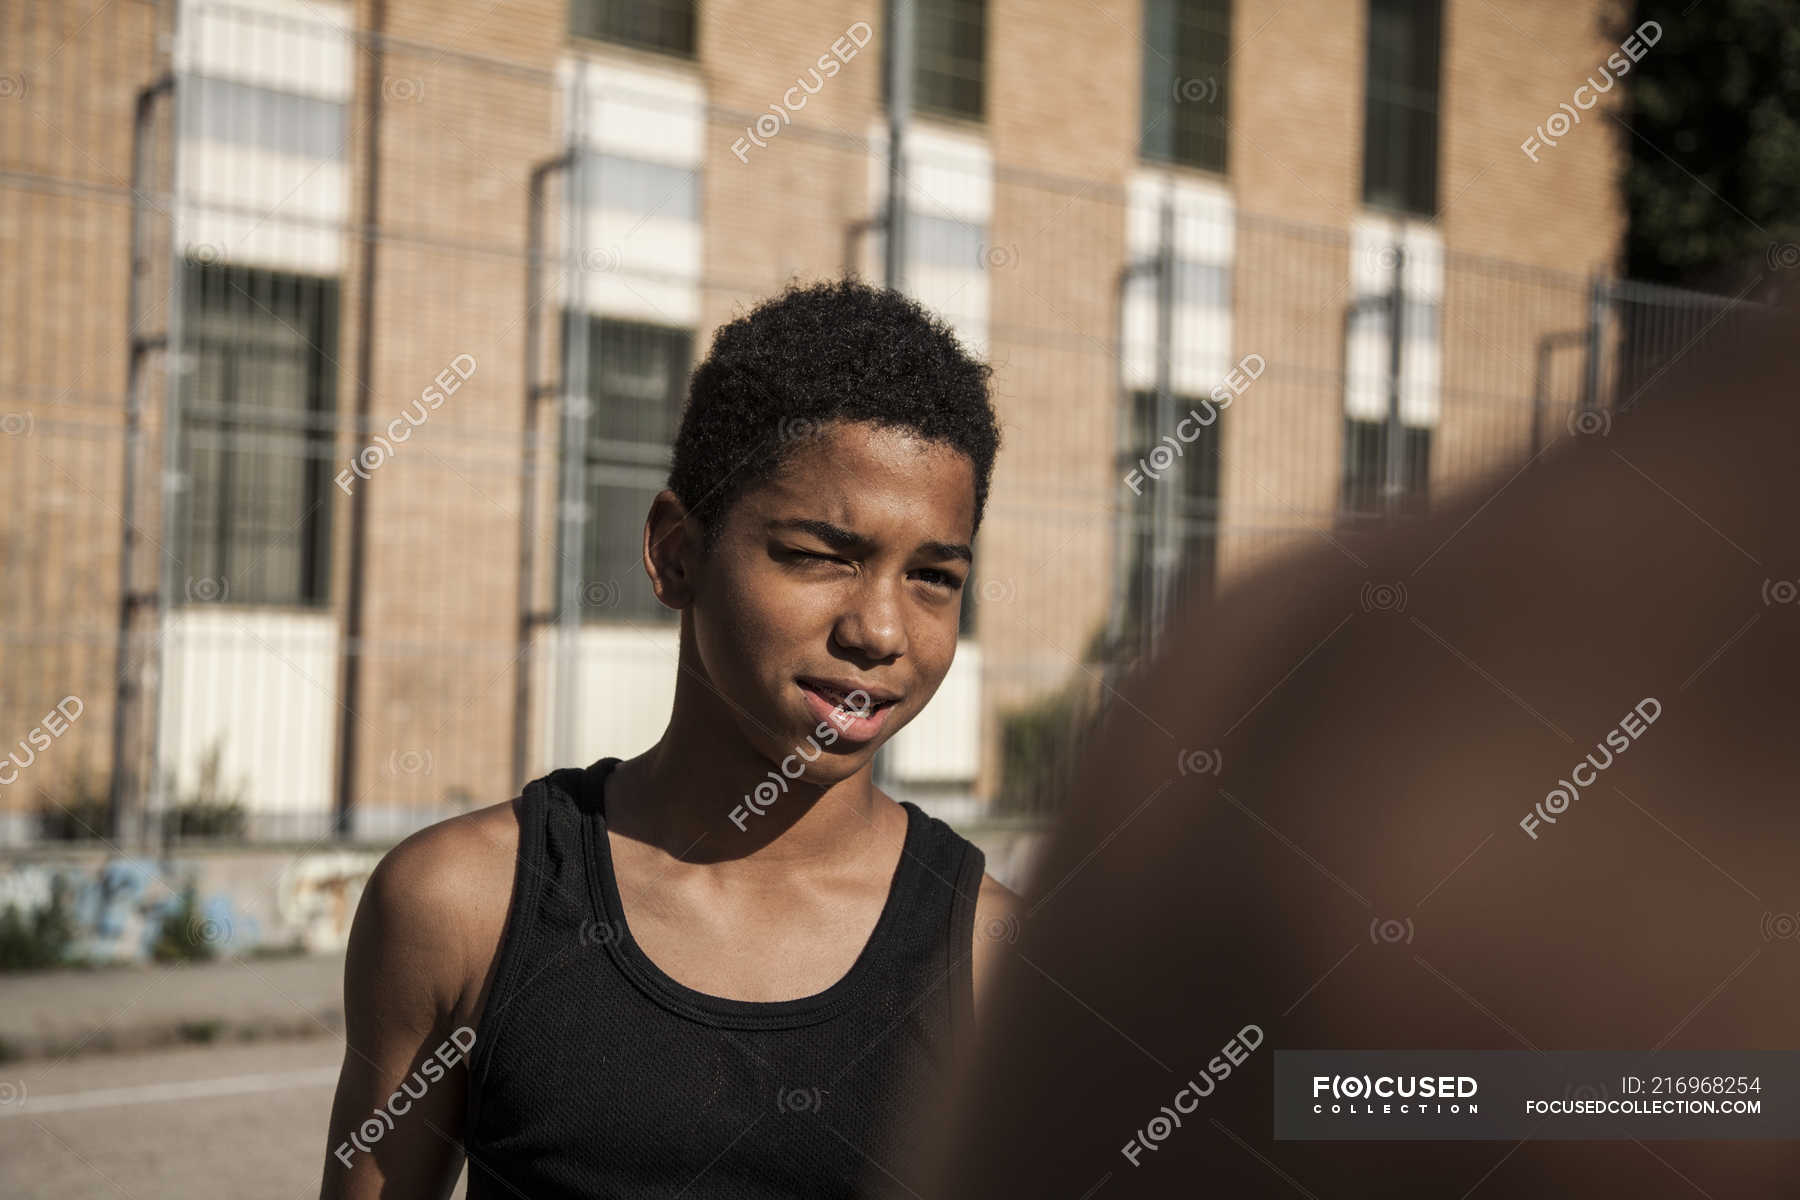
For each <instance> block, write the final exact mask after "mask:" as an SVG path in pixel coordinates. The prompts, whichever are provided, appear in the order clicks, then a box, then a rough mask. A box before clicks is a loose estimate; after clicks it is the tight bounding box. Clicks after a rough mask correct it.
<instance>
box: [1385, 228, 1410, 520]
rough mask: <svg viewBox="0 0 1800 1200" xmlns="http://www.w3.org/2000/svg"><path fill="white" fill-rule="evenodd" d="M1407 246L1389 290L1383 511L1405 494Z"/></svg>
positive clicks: (1399, 253)
mask: <svg viewBox="0 0 1800 1200" xmlns="http://www.w3.org/2000/svg"><path fill="white" fill-rule="evenodd" d="M1405 338H1406V246H1405V245H1404V244H1403V243H1401V242H1395V243H1394V281H1393V284H1392V286H1391V287H1390V288H1389V289H1388V371H1387V375H1388V378H1387V393H1388V394H1387V402H1388V404H1387V431H1386V434H1387V436H1386V439H1385V440H1386V447H1387V449H1386V454H1385V457H1386V459H1387V463H1386V467H1387V469H1386V471H1384V472H1383V480H1382V493H1383V504H1382V508H1383V509H1384V510H1385V511H1386V512H1388V513H1390V514H1392V513H1394V512H1396V511H1398V510H1399V508H1400V501H1401V498H1402V497H1403V496H1404V495H1405V492H1406V462H1405V457H1406V430H1405V428H1404V427H1403V426H1402V425H1401V424H1400V371H1401V368H1402V367H1403V366H1404V365H1405V356H1404V353H1403V347H1404V345H1405Z"/></svg>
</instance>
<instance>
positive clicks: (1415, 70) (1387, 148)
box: [1363, 0, 1443, 216]
mask: <svg viewBox="0 0 1800 1200" xmlns="http://www.w3.org/2000/svg"><path fill="white" fill-rule="evenodd" d="M1442 27H1443V4H1442V0H1369V48H1368V56H1367V64H1366V65H1367V71H1368V75H1367V79H1366V80H1365V83H1364V119H1363V202H1364V203H1365V204H1371V205H1375V206H1377V207H1380V208H1391V209H1397V210H1400V211H1402V212H1411V213H1421V214H1424V215H1427V216H1429V215H1430V214H1432V213H1433V212H1435V211H1436V209H1437V160H1438V146H1437V143H1438V59H1439V53H1440V39H1441V33H1442Z"/></svg>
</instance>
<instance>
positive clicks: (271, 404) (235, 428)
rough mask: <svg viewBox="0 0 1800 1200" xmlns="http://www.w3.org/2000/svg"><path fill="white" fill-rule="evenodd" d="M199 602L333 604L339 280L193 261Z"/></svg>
mask: <svg viewBox="0 0 1800 1200" xmlns="http://www.w3.org/2000/svg"><path fill="white" fill-rule="evenodd" d="M183 286H184V289H185V290H184V292H183V307H184V310H185V316H184V321H185V324H184V327H183V332H182V342H183V349H184V350H185V351H186V352H187V354H188V355H190V356H191V361H192V363H193V371H192V373H191V374H190V375H189V377H188V383H187V387H186V389H185V391H184V392H183V396H182V405H183V411H184V414H185V424H184V427H183V428H184V434H183V440H182V446H183V451H184V462H185V469H186V474H187V477H188V488H187V491H186V492H185V493H184V509H185V511H184V512H183V513H182V520H181V524H180V529H181V533H182V537H181V543H182V549H181V558H182V562H183V564H184V570H185V571H186V573H187V575H188V578H189V583H188V585H187V596H188V597H189V598H194V599H205V600H219V601H224V602H227V603H231V604H289V605H308V606H314V605H322V604H324V603H325V600H326V594H327V586H328V582H329V578H330V553H329V550H330V542H329V538H330V534H331V505H330V500H331V492H330V488H331V456H332V453H333V447H332V427H333V421H334V418H335V416H336V413H337V397H336V380H335V371H336V366H337V364H336V361H335V360H336V358H337V326H338V285H337V283H336V281H335V280H329V279H318V278H310V277H306V276H300V275H285V274H278V273H276V272H272V271H262V270H256V269H252V268H248V267H240V266H227V265H223V264H216V263H208V264H201V263H189V264H188V267H187V273H186V277H185V280H184V285H183Z"/></svg>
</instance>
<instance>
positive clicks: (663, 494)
mask: <svg viewBox="0 0 1800 1200" xmlns="http://www.w3.org/2000/svg"><path fill="white" fill-rule="evenodd" d="M702 532H703V530H702V528H701V525H700V519H699V518H698V517H696V516H694V515H692V514H691V513H689V512H688V511H687V508H686V507H685V506H684V505H683V504H682V503H681V498H680V497H678V496H677V495H676V494H675V493H674V492H672V491H669V490H668V489H667V488H664V489H663V490H662V491H660V492H658V493H657V494H656V499H654V500H652V501H651V502H650V513H649V515H648V516H646V517H645V518H644V571H645V573H646V574H648V575H649V576H650V586H651V588H652V589H653V590H654V591H655V592H656V598H657V600H659V601H660V602H661V603H662V604H663V605H664V606H665V607H667V608H672V609H675V610H677V611H680V610H681V609H684V608H686V607H687V606H688V605H690V604H692V603H693V602H694V590H695V587H696V584H697V577H696V572H697V570H698V568H699V565H700V538H701V534H702Z"/></svg>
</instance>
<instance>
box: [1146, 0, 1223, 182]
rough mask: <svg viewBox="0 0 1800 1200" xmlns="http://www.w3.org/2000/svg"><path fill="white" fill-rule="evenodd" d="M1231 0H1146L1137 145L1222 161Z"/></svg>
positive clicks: (1198, 162) (1208, 163)
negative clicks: (1142, 90) (1141, 94)
mask: <svg viewBox="0 0 1800 1200" xmlns="http://www.w3.org/2000/svg"><path fill="white" fill-rule="evenodd" d="M1230 57H1231V0H1145V4H1144V70H1143V83H1144V94H1143V105H1142V109H1141V112H1140V115H1139V122H1140V124H1139V130H1138V134H1139V152H1140V153H1141V154H1142V155H1143V157H1144V158H1146V159H1151V160H1154V161H1157V162H1171V163H1180V164H1182V165H1184V166H1190V167H1204V168H1206V169H1207V170H1210V171H1223V170H1224V169H1225V145H1226V136H1225V130H1226V121H1227V117H1228V102H1227V93H1226V86H1225V80H1226V62H1227V60H1229V59H1230Z"/></svg>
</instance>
